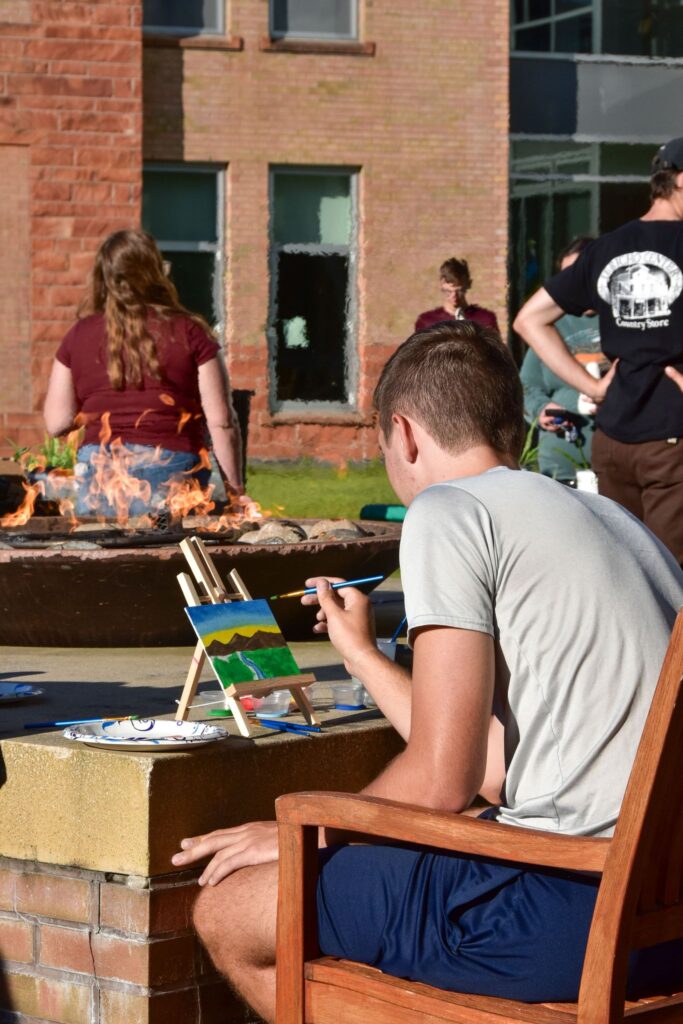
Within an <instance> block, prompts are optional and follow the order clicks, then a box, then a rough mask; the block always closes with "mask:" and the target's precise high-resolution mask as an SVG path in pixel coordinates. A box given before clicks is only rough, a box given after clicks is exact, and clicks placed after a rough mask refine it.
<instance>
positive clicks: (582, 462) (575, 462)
mask: <svg viewBox="0 0 683 1024" xmlns="http://www.w3.org/2000/svg"><path fill="white" fill-rule="evenodd" d="M574 447H575V448H577V449H578V452H579V456H580V458H578V459H575V458H574V456H573V455H570V454H569V452H565V451H563V450H562V449H561V448H556V449H555V451H556V452H559V453H560V455H562V456H564V458H565V459H567V461H568V462H571V464H572V466H574V468H575V469H590V468H591V464H590V462H589V461H588V459H587V458H586V456H585V454H584V450H583V442H582V441H575V442H574Z"/></svg>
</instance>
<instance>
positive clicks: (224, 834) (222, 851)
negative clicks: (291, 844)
mask: <svg viewBox="0 0 683 1024" xmlns="http://www.w3.org/2000/svg"><path fill="white" fill-rule="evenodd" d="M180 847H181V851H182V852H181V853H176V854H174V856H173V857H171V862H172V863H173V864H174V865H175V867H178V868H186V867H190V866H191V865H192V864H196V863H197V861H200V860H203V859H204V858H205V857H211V860H210V861H209V863H208V864H207V865H206V867H205V868H204V871H203V872H202V874H201V875H200V877H199V884H200V885H218V883H219V882H220V881H222V879H224V878H226V877H227V876H228V875H230V874H232V872H233V871H237V870H238V869H239V868H246V867H250V866H252V865H253V864H266V863H267V862H268V861H274V860H277V858H278V843H277V822H275V821H251V822H249V823H248V824H247V825H237V826H236V827H235V828H219V829H217V830H216V831H215V832H207V834H206V835H204V836H194V837H193V838H191V839H183V840H181V843H180Z"/></svg>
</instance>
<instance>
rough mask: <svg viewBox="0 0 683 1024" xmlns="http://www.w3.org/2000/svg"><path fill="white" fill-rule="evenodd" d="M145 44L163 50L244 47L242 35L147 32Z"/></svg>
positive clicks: (144, 38) (235, 49)
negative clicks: (181, 34)
mask: <svg viewBox="0 0 683 1024" xmlns="http://www.w3.org/2000/svg"><path fill="white" fill-rule="evenodd" d="M142 39H143V43H144V45H145V46H149V47H150V48H152V49H163V50H233V51H239V50H243V49H244V39H243V38H242V36H210V35H199V36H172V35H164V34H163V33H156V32H155V33H151V32H150V33H145V34H144V35H143V37H142Z"/></svg>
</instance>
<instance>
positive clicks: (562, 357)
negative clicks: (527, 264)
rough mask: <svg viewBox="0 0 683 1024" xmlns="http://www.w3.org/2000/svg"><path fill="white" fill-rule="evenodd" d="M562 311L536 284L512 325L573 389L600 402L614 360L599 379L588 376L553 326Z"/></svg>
mask: <svg viewBox="0 0 683 1024" xmlns="http://www.w3.org/2000/svg"><path fill="white" fill-rule="evenodd" d="M563 312H564V311H563V310H562V309H561V307H560V306H558V305H557V303H556V302H555V301H554V299H553V298H552V297H551V296H550V295H549V293H548V292H547V291H546V290H545V288H539V290H538V291H537V292H536V293H535V294H534V295H532V296H531V298H530V299H529V301H528V302H526V303H525V304H524V306H522V308H521V310H520V311H519V313H518V314H517V316H516V318H515V321H514V323H513V325H512V326H513V328H514V329H515V331H517V333H518V334H519V335H520V336H521V337H522V338H523V339H524V341H526V343H527V345H529V347H530V348H532V349H533V350H534V352H536V354H537V355H538V358H539V359H540V360H541V361H542V362H543V363H545V365H546V366H547V367H548V368H549V369H550V370H552V372H553V373H555V374H557V376H558V377H559V378H560V379H561V380H563V381H565V382H566V383H567V384H569V385H570V386H571V387H573V388H575V389H576V390H577V391H579V392H582V393H583V394H584V395H588V397H589V398H591V399H592V400H593V401H594V402H596V403H600V402H602V400H603V398H604V397H605V394H606V392H607V388H608V387H609V386H610V384H611V383H612V378H613V376H614V373H615V370H616V366H617V361H616V360H615V362H614V363H613V364H612V367H611V369H610V371H609V373H607V374H606V376H604V377H603V378H602V379H601V380H595V378H594V377H591V375H590V373H588V372H587V371H586V370H585V369H584V368H583V366H582V365H581V363H579V362H578V360H576V359H575V358H574V356H573V355H572V354H571V352H570V351H569V349H568V348H567V346H566V345H565V343H564V341H563V340H562V337H561V335H560V333H559V331H558V330H557V328H556V327H555V326H554V324H555V321H556V320H559V318H560V317H561V316H562V313H563Z"/></svg>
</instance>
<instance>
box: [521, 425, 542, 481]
mask: <svg viewBox="0 0 683 1024" xmlns="http://www.w3.org/2000/svg"><path fill="white" fill-rule="evenodd" d="M537 430H538V416H537V417H536V419H535V420H532V421H531V423H530V424H529V429H528V430H527V432H526V437H525V438H524V447H523V448H522V454H521V455H520V457H519V467H520V469H528V470H530V471H531V472H532V473H538V452H539V448H538V444H537V443H536V444H535V443H534V442H535V440H536V437H537Z"/></svg>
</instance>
